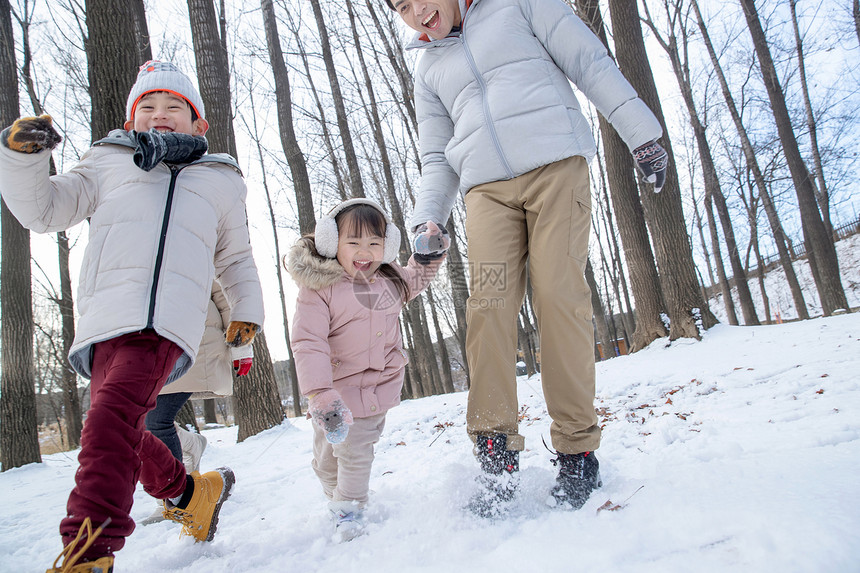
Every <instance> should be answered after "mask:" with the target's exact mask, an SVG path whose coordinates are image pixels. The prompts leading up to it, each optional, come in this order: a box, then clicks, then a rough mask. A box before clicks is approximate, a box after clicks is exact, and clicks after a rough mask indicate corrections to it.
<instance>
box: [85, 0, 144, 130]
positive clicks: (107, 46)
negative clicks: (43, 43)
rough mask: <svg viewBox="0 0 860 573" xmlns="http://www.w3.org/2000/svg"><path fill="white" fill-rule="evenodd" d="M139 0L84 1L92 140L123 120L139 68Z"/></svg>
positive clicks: (118, 126) (120, 124)
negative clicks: (137, 7) (136, 14)
mask: <svg viewBox="0 0 860 573" xmlns="http://www.w3.org/2000/svg"><path fill="white" fill-rule="evenodd" d="M139 2H140V0H120V1H114V0H86V10H87V32H88V34H87V40H86V44H85V46H86V52H87V76H88V78H89V83H90V100H91V102H92V106H91V108H90V109H91V111H90V116H91V119H92V125H91V134H92V141H97V140H99V139H101V138H103V137H105V136H106V135H107V134H108V132H109V131H110V130H112V129H117V128H120V127H122V124H123V123H124V122H125V119H126V117H125V103H126V100H127V99H128V93H129V91H131V86H133V85H134V82H135V79H136V77H137V72H138V68H139V67H140V65H141V64H142V63H143V62H140V61H138V57H139V47H138V46H139V44H138V38H139V34H140V30H139V29H138V25H137V24H136V22H137V20H136V19H135V18H134V17H129V15H130V14H134V13H135V10H136V8H135V5H136V4H138V3H139Z"/></svg>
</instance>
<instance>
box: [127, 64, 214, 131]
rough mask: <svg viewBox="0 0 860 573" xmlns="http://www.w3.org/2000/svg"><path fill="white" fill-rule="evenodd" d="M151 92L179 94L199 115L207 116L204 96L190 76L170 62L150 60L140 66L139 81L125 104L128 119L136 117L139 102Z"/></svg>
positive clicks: (135, 83)
mask: <svg viewBox="0 0 860 573" xmlns="http://www.w3.org/2000/svg"><path fill="white" fill-rule="evenodd" d="M150 92H169V93H172V94H174V95H178V96H179V97H181V98H182V99H184V100H185V101H187V102H188V103H189V105H191V108H192V109H193V110H194V112H195V113H196V114H197V117H201V118H202V117H205V116H204V110H203V98H201V97H200V92H198V91H197V88H196V87H195V86H194V84H193V83H192V82H191V80H190V79H188V76H186V75H185V74H183V73H182V72H181V71H179V68H177V67H176V66H174V65H173V64H171V63H170V62H161V61H158V60H150V61H148V62H146V63H145V64H143V65H142V66H140V71H139V72H138V74H137V81H136V82H134V85H133V86H132V88H131V92H130V93H129V94H128V103H126V106H125V117H126V119H128V120H132V119H134V108H135V107H137V102H139V101H140V98H142V97H143V96H145V95H146V94H148V93H150Z"/></svg>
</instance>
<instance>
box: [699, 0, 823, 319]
mask: <svg viewBox="0 0 860 573" xmlns="http://www.w3.org/2000/svg"><path fill="white" fill-rule="evenodd" d="M692 6H693V10H694V11H695V12H696V20H697V22H698V24H699V31H700V32H701V33H702V39H703V40H704V42H705V47H706V48H707V50H708V56H709V57H710V59H711V63H712V64H713V66H714V71H715V72H716V73H717V79H718V80H719V82H720V89H721V90H722V92H723V98H724V99H725V101H726V107H727V108H728V110H729V113H730V115H731V117H732V121H733V122H734V124H735V129H736V130H737V132H738V136H739V137H740V140H741V148H742V149H743V152H744V158H745V159H746V162H747V166H749V168H750V170H751V171H752V174H753V180H754V181H755V184H756V188H757V189H758V192H759V196H760V197H761V199H762V205H763V206H764V210H765V214H766V215H767V219H768V223H769V224H770V228H771V232H772V233H773V240H774V243H776V249H777V252H778V253H779V261H780V264H781V265H782V269H783V271H784V272H785V278H786V280H787V281H788V286H789V289H790V290H791V296H792V299H793V300H794V306H795V308H796V309H797V313H798V316H799V317H800V318H801V319H804V320H806V319H808V318H809V311H808V310H807V308H806V302H805V301H804V299H803V291H802V290H801V288H800V281H798V280H797V273H795V272H794V267H793V265H792V257H791V253H789V251H788V249H787V248H786V237H785V233H784V232H783V230H782V224H781V223H780V221H779V215H778V214H777V212H776V206H775V205H774V202H773V199H772V198H771V195H770V192H769V191H768V189H767V185H766V184H765V181H764V176H763V175H762V172H761V168H760V167H759V164H758V161H757V159H756V156H755V151H754V150H753V146H752V142H751V141H750V139H749V136H748V135H747V131H746V128H745V127H744V125H743V122H742V121H741V116H740V113H738V109H737V106H736V105H735V101H734V98H733V97H732V94H731V91H730V90H729V84H728V82H727V81H726V77H725V74H723V69H722V67H721V66H720V61H719V59H717V53H716V51H715V50H714V46H713V44H712V43H711V38H710V35H709V34H708V29H707V27H706V26H705V20H704V18H702V13H701V11H700V10H699V4H698V2H697V0H692Z"/></svg>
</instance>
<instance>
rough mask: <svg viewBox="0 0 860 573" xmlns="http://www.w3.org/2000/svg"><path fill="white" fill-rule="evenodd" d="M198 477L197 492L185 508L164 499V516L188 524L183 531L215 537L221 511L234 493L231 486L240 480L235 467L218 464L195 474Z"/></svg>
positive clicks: (206, 538)
mask: <svg viewBox="0 0 860 573" xmlns="http://www.w3.org/2000/svg"><path fill="white" fill-rule="evenodd" d="M191 477H192V479H194V493H193V494H192V496H191V501H189V502H188V505H187V506H186V507H185V508H184V509H180V508H179V507H177V506H175V505H173V504H172V503H170V501H168V500H164V517H165V518H167V519H170V520H172V521H176V522H177V523H181V524H182V525H183V526H184V527H183V528H182V532H183V533H185V534H186V535H191V536H192V537H194V539H195V540H196V541H212V538H213V537H215V529H216V528H217V526H218V512H220V511H221V505H222V504H223V503H224V500H226V499H227V498H228V497H229V496H230V489H231V488H232V487H233V484H234V483H235V481H236V478H235V477H234V476H233V470H231V469H230V468H218V469H217V470H215V471H211V472H207V473H205V474H203V475H200V473H199V472H193V473H192V474H191Z"/></svg>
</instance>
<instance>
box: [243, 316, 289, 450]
mask: <svg viewBox="0 0 860 573" xmlns="http://www.w3.org/2000/svg"><path fill="white" fill-rule="evenodd" d="M233 403H234V408H233V412H234V415H235V418H236V425H238V426H239V434H238V437H237V439H236V441H237V442H243V441H244V440H245V439H246V438H250V437H251V436H255V435H257V434H259V433H260V432H262V431H263V430H268V429H269V428H273V427H275V426H277V425H279V424H280V423H281V422H283V421H284V418H285V414H284V409H283V408H282V407H281V398H280V396H279V395H278V383H277V382H276V381H275V371H274V369H273V368H272V356H271V355H270V354H269V346H268V345H267V344H266V334H265V333H264V332H259V333H257V336H256V337H254V365H253V366H252V367H251V371H250V372H248V374H246V375H245V376H242V377H241V378H238V377H234V378H233Z"/></svg>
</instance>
